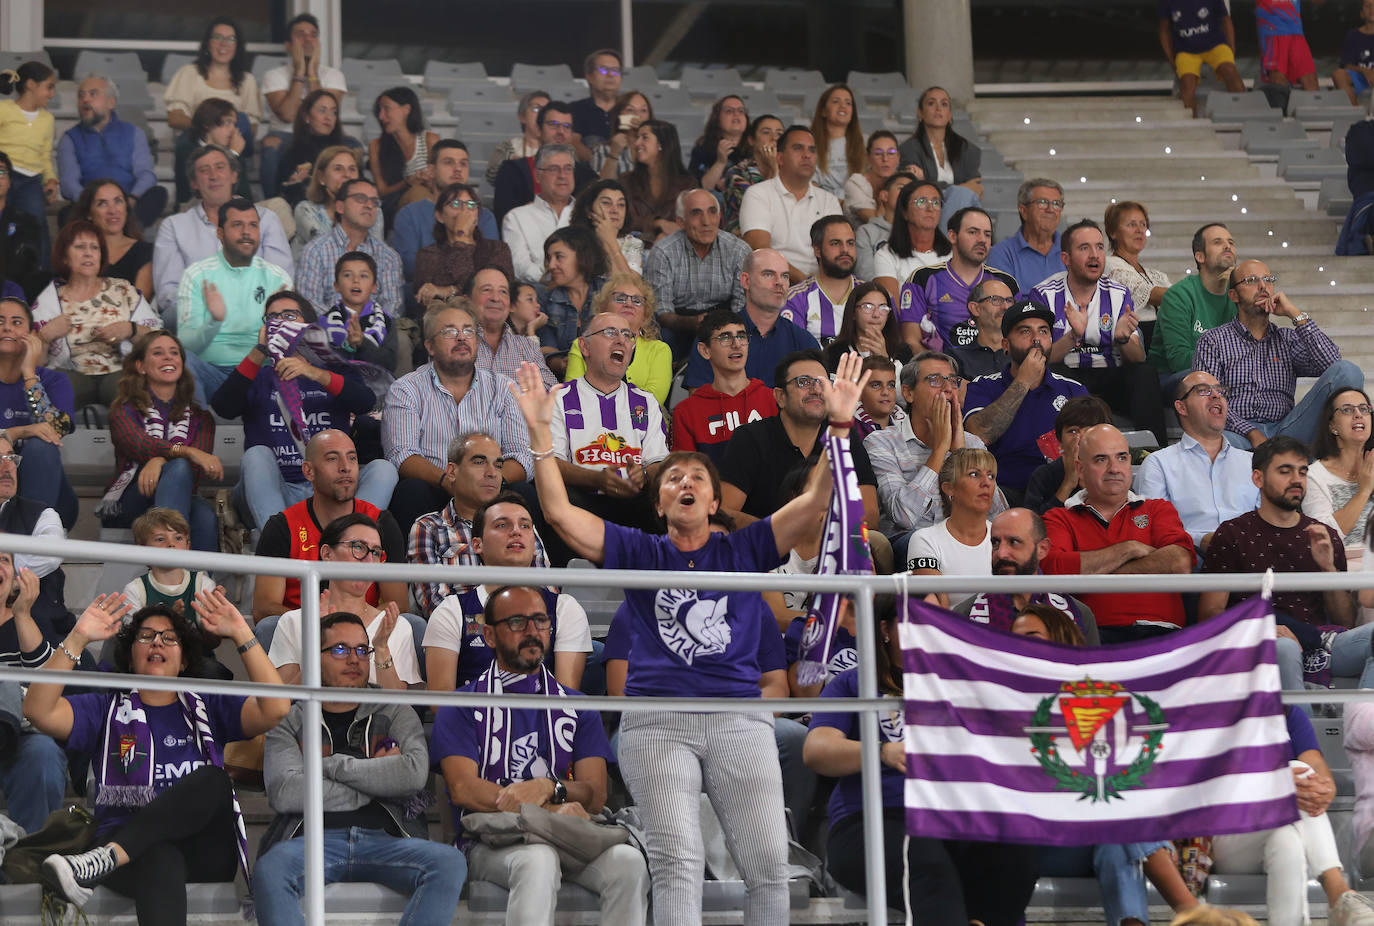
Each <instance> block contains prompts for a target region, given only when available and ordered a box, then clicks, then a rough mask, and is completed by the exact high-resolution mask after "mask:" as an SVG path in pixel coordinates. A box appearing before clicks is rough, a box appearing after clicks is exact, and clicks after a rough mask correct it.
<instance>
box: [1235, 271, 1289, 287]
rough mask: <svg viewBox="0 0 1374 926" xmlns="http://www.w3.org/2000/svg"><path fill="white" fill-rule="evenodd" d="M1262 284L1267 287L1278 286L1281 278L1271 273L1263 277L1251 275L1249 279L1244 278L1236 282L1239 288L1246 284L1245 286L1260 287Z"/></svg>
mask: <svg viewBox="0 0 1374 926" xmlns="http://www.w3.org/2000/svg"><path fill="white" fill-rule="evenodd" d="M1261 283H1263V284H1264V285H1266V286H1278V285H1279V278H1278V276H1277V275H1276V274H1273V273H1271V274H1269V275H1268V276H1262V277H1261V276H1255V275H1254V274H1251V275H1250V276H1248V277H1242V278H1241V279H1239V280H1236V285H1237V286H1240V285H1242V284H1244V285H1245V286H1259V285H1260V284H1261Z"/></svg>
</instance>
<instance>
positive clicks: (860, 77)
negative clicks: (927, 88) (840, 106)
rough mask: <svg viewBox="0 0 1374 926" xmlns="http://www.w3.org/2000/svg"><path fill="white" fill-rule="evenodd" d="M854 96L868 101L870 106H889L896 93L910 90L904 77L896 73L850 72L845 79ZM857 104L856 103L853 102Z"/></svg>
mask: <svg viewBox="0 0 1374 926" xmlns="http://www.w3.org/2000/svg"><path fill="white" fill-rule="evenodd" d="M845 83H847V84H848V85H849V87H850V89H851V90H853V91H854V94H855V95H856V96H859V97H862V98H863V99H865V100H868V101H869V103H870V105H872V104H874V103H877V104H881V105H884V106H886V105H889V104H891V102H892V98H893V97H894V96H896V95H897V94H898V93H901V92H902V91H905V90H910V89H911V87H910V85H908V84H907V82H906V77H905V76H904V75H903V74H901V73H900V72H898V71H884V72H882V73H872V72H869V71H850V72H849V76H848V77H847V78H846V79H845ZM855 102H857V101H855Z"/></svg>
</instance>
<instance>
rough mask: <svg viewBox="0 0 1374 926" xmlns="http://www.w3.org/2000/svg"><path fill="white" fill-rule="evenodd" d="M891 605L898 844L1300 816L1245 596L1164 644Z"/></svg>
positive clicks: (1263, 647) (1260, 607) (1048, 840)
mask: <svg viewBox="0 0 1374 926" xmlns="http://www.w3.org/2000/svg"><path fill="white" fill-rule="evenodd" d="M906 604H907V607H906V616H905V619H904V620H903V621H902V623H901V626H900V634H901V642H902V652H903V660H904V666H903V668H904V687H905V697H906V752H907V780H906V819H907V831H908V832H909V833H910V834H912V835H914V836H926V837H932V838H937V839H971V840H982V841H988V842H1015V843H1031V844H1038V845H1055V846H1072V845H1097V844H1102V843H1123V842H1148V841H1154V840H1166V839H1175V838H1182V837H1188V836H1218V835H1222V834H1224V833H1248V832H1255V831H1258V830H1265V829H1272V828H1274V827H1277V826H1282V825H1284V824H1287V823H1292V822H1293V821H1294V820H1296V819H1298V808H1297V802H1296V799H1295V796H1294V790H1293V777H1292V773H1291V772H1290V771H1289V766H1288V762H1289V759H1290V758H1291V757H1292V752H1291V745H1290V742H1289V738H1288V730H1287V726H1286V724H1285V722H1284V714H1283V703H1282V700H1281V698H1280V694H1279V673H1278V667H1277V665H1276V664H1275V661H1274V651H1275V644H1274V639H1275V637H1274V618H1273V613H1272V608H1271V606H1270V603H1269V602H1268V601H1265V600H1263V599H1262V598H1261V597H1260V596H1255V597H1254V598H1251V599H1250V600H1248V601H1246V602H1244V603H1242V604H1240V605H1238V606H1236V607H1234V608H1231V609H1229V610H1228V611H1226V612H1224V613H1223V614H1220V615H1218V616H1217V617H1215V618H1213V619H1211V620H1209V621H1207V622H1206V623H1204V624H1200V625H1198V626H1196V627H1190V628H1187V629H1185V630H1182V631H1179V632H1177V633H1171V634H1169V635H1168V636H1167V637H1164V638H1156V639H1154V640H1148V641H1144V642H1141V643H1132V644H1127V645H1121V646H1111V647H1094V648H1090V649H1085V648H1075V647H1070V646H1060V645H1058V644H1054V643H1049V642H1046V641H1043V640H1038V639H1034V638H1029V637H1019V636H1012V635H1010V634H1006V633H1001V632H998V631H995V630H991V629H989V628H986V627H982V626H980V625H978V624H975V623H973V622H971V621H969V620H967V619H965V618H963V617H961V616H959V615H956V614H953V613H951V612H949V611H944V610H942V609H940V608H936V607H933V606H931V605H929V604H926V603H925V602H924V601H920V600H917V599H909V600H908V601H907V603H906Z"/></svg>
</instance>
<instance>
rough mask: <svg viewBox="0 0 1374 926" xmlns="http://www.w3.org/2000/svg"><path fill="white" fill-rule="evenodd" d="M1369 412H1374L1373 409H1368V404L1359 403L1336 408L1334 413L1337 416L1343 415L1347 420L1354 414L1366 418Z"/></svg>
mask: <svg viewBox="0 0 1374 926" xmlns="http://www.w3.org/2000/svg"><path fill="white" fill-rule="evenodd" d="M1371 411H1374V408H1370V407H1369V404H1368V403H1366V402H1361V403H1360V404H1359V405H1337V406H1336V413H1337V414H1339V415H1345V416H1346V417H1347V418H1349V417H1350V416H1351V415H1354V414H1355V413H1356V412H1359V413H1360V414H1361V415H1364V416H1366V417H1368V416H1369V413H1370V412H1371Z"/></svg>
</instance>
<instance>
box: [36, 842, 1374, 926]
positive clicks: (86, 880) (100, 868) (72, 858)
mask: <svg viewBox="0 0 1374 926" xmlns="http://www.w3.org/2000/svg"><path fill="white" fill-rule="evenodd" d="M114 870H115V855H114V850H113V849H111V848H110V847H108V846H101V847H99V848H97V849H91V850H89V851H87V852H82V853H81V854H79V855H49V856H48V857H47V858H45V859H43V868H42V878H43V883H44V884H46V885H47V886H48V887H50V888H52V889H53V890H54V891H56V892H57V893H58V894H59V895H61V896H62V897H64V898H66V900H67V901H68V902H69V903H72V904H75V905H76V906H77V907H84V906H85V905H86V902H87V901H88V900H90V899H91V894H92V893H93V891H92V890H91V888H92V887H94V886H95V885H96V884H97V883H99V881H100V880H101V879H102V878H104V877H105V876H106V875H108V874H110V873H111V872H112V871H114ZM1360 926H1374V912H1371V920H1370V923H1369V924H1360Z"/></svg>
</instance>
